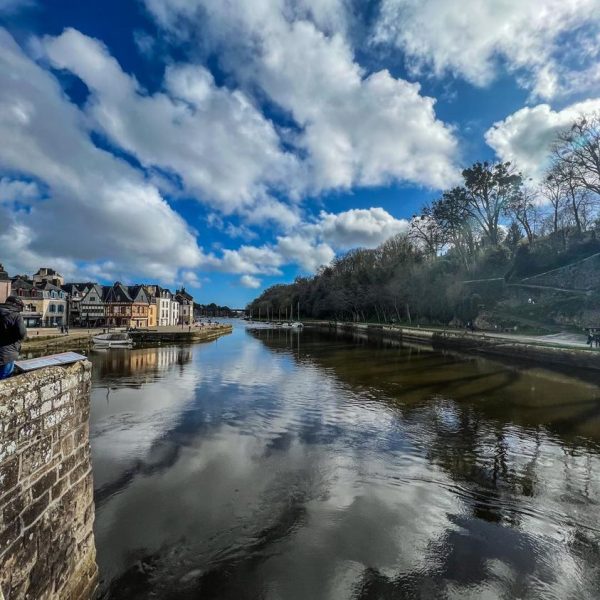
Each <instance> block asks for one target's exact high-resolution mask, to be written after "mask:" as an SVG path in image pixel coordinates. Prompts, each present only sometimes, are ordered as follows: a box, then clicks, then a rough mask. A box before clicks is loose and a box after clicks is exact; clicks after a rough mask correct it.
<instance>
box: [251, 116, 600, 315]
mask: <svg viewBox="0 0 600 600" xmlns="http://www.w3.org/2000/svg"><path fill="white" fill-rule="evenodd" d="M462 180H463V181H462V185H460V186H457V187H455V188H452V189H449V190H446V191H444V192H443V193H442V195H441V196H440V197H439V198H438V199H437V200H435V201H434V202H431V203H429V204H426V205H425V206H424V207H423V208H422V210H421V212H420V214H418V215H414V216H413V218H412V219H411V223H410V227H409V230H408V231H407V233H406V234H401V235H398V236H396V237H394V238H392V239H390V240H388V241H386V242H385V243H383V244H382V245H381V246H379V247H378V248H376V249H374V250H367V249H360V248H359V249H355V250H351V251H350V252H348V253H346V254H345V255H343V256H339V257H337V258H336V259H335V260H334V261H333V262H332V264H330V265H329V266H327V267H323V268H321V269H320V270H319V271H318V272H317V273H316V274H315V275H314V276H313V277H302V278H298V279H296V281H295V282H294V283H292V284H289V285H275V286H273V287H271V288H269V289H267V290H265V292H263V294H261V296H260V297H259V298H257V299H255V300H254V301H253V302H252V303H250V304H249V305H248V310H249V311H251V312H252V313H253V314H254V315H255V316H256V315H257V314H258V310H259V308H260V310H261V313H262V314H263V315H266V314H267V311H268V312H269V313H270V314H273V315H278V314H279V311H280V310H281V311H282V314H284V313H285V309H286V307H289V306H291V305H293V306H294V307H296V305H297V303H298V302H300V306H301V316H303V317H312V318H320V319H337V320H360V321H366V320H377V321H380V322H389V321H404V322H417V321H418V322H429V323H432V322H438V323H449V322H450V321H452V320H458V321H460V322H466V321H470V320H472V319H474V318H475V316H476V315H477V313H478V312H479V311H480V310H481V308H482V307H489V306H491V305H493V304H494V303H495V302H497V301H498V300H500V299H501V298H500V297H499V293H500V290H501V289H502V285H501V284H502V282H501V281H500V284H497V283H495V282H494V281H490V282H489V284H487V285H479V286H477V287H476V289H477V292H476V293H475V292H473V291H471V290H472V289H473V287H472V286H471V285H469V284H468V283H467V284H466V283H465V282H470V281H473V280H483V279H489V280H497V279H504V280H507V281H518V280H519V279H521V278H523V277H526V276H530V275H533V274H536V273H540V272H543V271H546V270H549V269H552V268H556V267H559V266H562V265H565V264H569V263H570V262H573V261H575V260H578V259H580V258H584V257H586V256H589V255H591V254H594V253H596V252H600V242H599V241H598V238H597V233H598V232H599V231H600V220H599V218H598V217H599V209H600V115H594V116H589V117H581V118H579V119H578V120H577V121H576V122H575V123H573V125H572V126H571V127H570V128H568V129H566V130H564V131H561V132H560V133H559V134H558V135H557V136H556V139H555V140H554V143H553V144H552V149H551V161H550V164H549V167H548V170H547V171H546V173H545V175H544V177H543V178H542V181H541V182H540V183H538V184H536V185H535V186H534V185H533V184H532V183H531V180H530V179H527V177H526V176H525V175H524V174H523V173H521V172H520V171H519V169H518V166H516V165H512V164H510V163H508V162H505V163H502V162H498V163H488V162H476V163H475V164H473V165H472V166H471V167H469V168H466V169H464V171H463V172H462ZM598 237H600V236H598Z"/></svg>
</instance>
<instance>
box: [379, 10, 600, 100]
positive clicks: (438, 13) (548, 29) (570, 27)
mask: <svg viewBox="0 0 600 600" xmlns="http://www.w3.org/2000/svg"><path fill="white" fill-rule="evenodd" d="M599 25H600V2H599V0H568V1H565V0H527V1H523V0H503V1H502V2H498V1H497V0H462V1H461V3H460V6H457V5H456V3H452V2H448V1H447V0H383V1H382V5H381V9H380V15H379V20H378V23H377V25H376V28H375V32H374V40H375V41H376V42H380V43H383V44H390V43H391V44H395V45H397V46H398V47H400V48H401V49H402V50H403V51H404V52H405V53H406V55H407V58H408V62H409V66H410V67H411V68H412V69H413V71H414V72H415V73H423V72H433V73H434V74H435V75H438V76H440V75H445V74H447V73H448V72H450V73H454V74H456V75H460V76H462V77H464V78H466V79H467V80H468V81H470V82H471V83H474V84H476V85H487V84H488V83H490V82H491V81H492V80H493V79H494V78H495V76H496V75H497V72H498V70H499V67H500V65H501V64H505V65H506V66H507V67H508V68H509V69H511V70H520V69H525V70H526V71H527V72H528V76H527V77H524V78H523V79H522V81H523V84H524V85H525V86H526V87H529V88H531V89H532V91H533V93H534V95H536V96H539V97H542V98H551V97H553V96H554V95H556V94H557V93H560V92H561V91H563V90H562V89H561V88H564V87H568V86H569V78H570V76H571V75H570V74H571V71H573V70H578V69H582V68H585V65H591V64H594V63H595V62H597V59H598V53H599V50H600V48H599V47H598V44H597V32H598V27H599ZM589 31H591V32H592V33H591V34H590V33H589ZM594 32H595V33H594ZM566 36H570V37H569V39H568V41H565V37H566ZM594 39H595V41H596V43H595V44H594V43H593V40H594ZM565 48H570V49H571V51H572V54H573V55H574V57H575V59H574V60H571V59H572V58H573V57H569V56H568V55H567V53H566V52H565ZM563 57H564V60H563ZM569 63H570V64H569ZM573 63H574V64H577V65H578V67H577V68H576V69H574V68H572V67H571V66H570V65H572V64H573ZM590 74H591V73H590ZM572 91H577V92H579V91H581V90H578V89H572Z"/></svg>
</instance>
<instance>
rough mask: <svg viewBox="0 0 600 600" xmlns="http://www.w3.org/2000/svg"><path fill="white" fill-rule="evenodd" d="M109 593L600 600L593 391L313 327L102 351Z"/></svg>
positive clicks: (100, 539)
mask: <svg viewBox="0 0 600 600" xmlns="http://www.w3.org/2000/svg"><path fill="white" fill-rule="evenodd" d="M93 362H94V377H95V385H94V391H93V400H92V451H93V464H94V477H95V487H96V506H97V513H96V545H97V549H98V562H99V566H100V571H101V576H102V578H103V582H102V589H103V591H104V592H105V593H106V595H107V597H109V598H111V599H125V598H127V599H134V600H137V599H147V598H160V599H163V598H164V599H175V598H177V599H179V598H181V599H192V598H193V599H196V598H202V599H217V598H218V599H225V600H229V599H232V600H233V599H235V600H243V599H256V600H258V599H261V600H262V599H264V600H271V599H291V600H295V599H298V600H313V599H315V600H318V599H328V600H329V599H331V600H333V599H346V598H356V599H365V600H366V599H369V600H371V599H373V600H374V599H391V598H394V599H396V598H399V599H402V598H457V599H458V598H460V599H461V600H462V599H471V598H473V599H475V598H477V599H479V598H484V599H500V598H502V599H505V598H539V599H544V600H545V599H552V598H556V599H561V600H564V599H571V598H573V599H582V598H583V599H585V598H598V597H600V522H599V519H600V510H599V508H600V506H599V501H600V390H599V388H598V386H597V385H596V384H594V383H593V382H589V381H587V382H586V381H583V380H581V379H577V378H575V377H572V376H567V375H564V374H557V373H553V372H550V371H544V370H542V369H535V368H526V367H521V368H517V367H511V366H506V365H503V364H500V363H497V362H493V361H487V360H483V359H469V358H464V357H463V358H460V357H457V356H453V355H450V354H448V355H445V354H441V353H436V352H432V351H428V350H425V349H418V348H416V347H413V348H400V347H389V346H384V345H382V344H377V343H367V342H365V341H364V340H358V339H356V340H352V339H344V338H336V337H331V336H328V335H324V334H318V333H312V332H310V331H304V332H302V333H301V334H299V335H298V334H296V333H293V332H290V331H266V330H261V331H258V332H254V333H252V332H249V331H245V330H244V329H236V330H235V332H234V334H233V335H231V336H228V337H225V338H222V339H220V340H219V341H218V342H216V343H213V344H210V345H197V346H193V347H165V348H158V349H145V350H134V351H111V352H110V353H103V354H95V355H94V357H93Z"/></svg>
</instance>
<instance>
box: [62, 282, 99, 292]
mask: <svg viewBox="0 0 600 600" xmlns="http://www.w3.org/2000/svg"><path fill="white" fill-rule="evenodd" d="M94 285H96V284H95V283H94V282H93V281H88V282H87V283H65V284H64V285H62V286H61V287H62V289H63V290H64V291H65V292H67V294H71V295H73V292H79V293H80V294H84V293H85V292H86V291H87V290H88V289H89V288H91V287H92V286H94Z"/></svg>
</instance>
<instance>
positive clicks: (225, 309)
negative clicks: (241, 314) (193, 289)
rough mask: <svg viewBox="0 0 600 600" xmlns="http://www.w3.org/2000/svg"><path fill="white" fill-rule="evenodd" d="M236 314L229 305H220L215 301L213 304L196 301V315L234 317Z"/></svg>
mask: <svg viewBox="0 0 600 600" xmlns="http://www.w3.org/2000/svg"><path fill="white" fill-rule="evenodd" d="M234 315H235V313H234V311H233V310H232V309H231V308H229V306H219V305H217V304H215V303H214V302H212V303H211V304H198V303H197V302H194V316H195V317H233V316H234Z"/></svg>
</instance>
